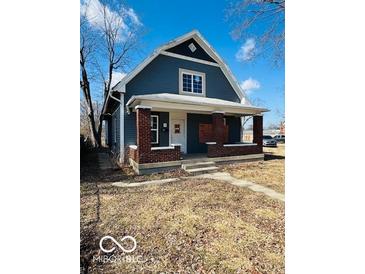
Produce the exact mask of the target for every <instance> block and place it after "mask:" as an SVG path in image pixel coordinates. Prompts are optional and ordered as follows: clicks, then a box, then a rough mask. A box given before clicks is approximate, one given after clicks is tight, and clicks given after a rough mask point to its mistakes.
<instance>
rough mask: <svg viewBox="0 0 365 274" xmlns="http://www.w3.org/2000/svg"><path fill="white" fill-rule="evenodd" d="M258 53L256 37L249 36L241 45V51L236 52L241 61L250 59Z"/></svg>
mask: <svg viewBox="0 0 365 274" xmlns="http://www.w3.org/2000/svg"><path fill="white" fill-rule="evenodd" d="M255 54H256V42H255V39H253V38H249V39H247V40H246V42H245V43H244V44H243V45H242V46H241V48H240V49H239V51H238V52H237V53H236V59H237V60H238V61H240V62H243V61H250V60H252V59H253V57H254V56H255Z"/></svg>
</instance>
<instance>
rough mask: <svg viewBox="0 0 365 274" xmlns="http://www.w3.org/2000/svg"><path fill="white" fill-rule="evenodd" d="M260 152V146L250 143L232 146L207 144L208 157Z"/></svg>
mask: <svg viewBox="0 0 365 274" xmlns="http://www.w3.org/2000/svg"><path fill="white" fill-rule="evenodd" d="M258 153H262V146H261V147H260V146H257V145H250V146H232V147H225V146H221V145H218V144H216V145H208V153H207V156H208V157H225V156H238V155H247V154H258Z"/></svg>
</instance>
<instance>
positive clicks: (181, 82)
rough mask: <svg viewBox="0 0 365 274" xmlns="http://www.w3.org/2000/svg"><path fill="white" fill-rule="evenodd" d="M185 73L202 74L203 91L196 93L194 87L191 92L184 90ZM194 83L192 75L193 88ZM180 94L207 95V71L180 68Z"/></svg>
mask: <svg viewBox="0 0 365 274" xmlns="http://www.w3.org/2000/svg"><path fill="white" fill-rule="evenodd" d="M183 74H190V75H197V76H201V77H202V93H194V92H193V89H192V91H191V92H189V91H184V90H183ZM193 83H194V81H193V77H192V78H191V85H192V88H193ZM179 94H183V95H191V96H201V97H206V95H205V94H206V93H205V73H204V72H199V71H193V70H188V69H182V68H179Z"/></svg>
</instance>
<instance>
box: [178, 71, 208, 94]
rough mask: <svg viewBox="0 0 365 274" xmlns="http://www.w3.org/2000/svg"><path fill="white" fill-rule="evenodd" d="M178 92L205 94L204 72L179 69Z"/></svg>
mask: <svg viewBox="0 0 365 274" xmlns="http://www.w3.org/2000/svg"><path fill="white" fill-rule="evenodd" d="M180 93H181V94H191V95H199V96H205V74H204V73H201V72H197V71H191V70H185V69H180Z"/></svg>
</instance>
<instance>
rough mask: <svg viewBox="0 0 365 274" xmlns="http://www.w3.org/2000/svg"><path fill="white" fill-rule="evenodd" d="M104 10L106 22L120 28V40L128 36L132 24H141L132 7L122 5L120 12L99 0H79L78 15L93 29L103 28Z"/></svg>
mask: <svg viewBox="0 0 365 274" xmlns="http://www.w3.org/2000/svg"><path fill="white" fill-rule="evenodd" d="M104 11H105V15H106V16H105V17H106V18H107V20H108V23H110V24H111V25H112V26H113V27H117V28H119V29H120V33H119V34H118V35H119V39H120V40H121V41H123V39H125V38H126V37H127V36H128V34H129V32H130V29H131V28H132V27H133V26H141V25H142V23H141V21H140V20H139V18H138V16H137V14H136V13H135V11H134V10H133V9H132V8H126V7H122V8H121V10H120V12H117V11H115V10H112V9H111V8H110V7H109V6H107V5H104V4H102V3H100V1H99V0H84V1H81V2H80V15H81V16H82V17H84V18H85V19H86V20H87V21H88V23H89V24H90V26H92V27H94V28H95V29H99V30H101V29H103V28H104V16H103V14H104Z"/></svg>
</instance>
